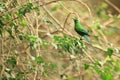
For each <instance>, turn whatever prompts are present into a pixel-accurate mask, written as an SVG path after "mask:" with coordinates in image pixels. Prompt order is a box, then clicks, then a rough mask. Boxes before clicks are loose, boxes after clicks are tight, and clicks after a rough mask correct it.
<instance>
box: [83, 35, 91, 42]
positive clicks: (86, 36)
mask: <svg viewBox="0 0 120 80" xmlns="http://www.w3.org/2000/svg"><path fill="white" fill-rule="evenodd" d="M84 38H85V40H86V41H87V42H89V43H91V40H90V38H89V36H88V35H84Z"/></svg>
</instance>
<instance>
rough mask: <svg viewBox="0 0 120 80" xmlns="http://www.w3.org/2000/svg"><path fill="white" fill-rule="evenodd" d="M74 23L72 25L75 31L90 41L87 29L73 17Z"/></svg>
mask: <svg viewBox="0 0 120 80" xmlns="http://www.w3.org/2000/svg"><path fill="white" fill-rule="evenodd" d="M74 23H75V26H74V29H75V31H76V32H77V33H78V34H79V35H81V36H82V37H84V38H85V40H86V41H88V42H90V38H89V34H88V32H87V30H86V29H85V28H84V27H83V26H82V25H81V24H80V22H79V20H78V19H77V18H75V19H74Z"/></svg>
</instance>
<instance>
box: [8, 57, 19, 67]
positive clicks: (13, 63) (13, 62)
mask: <svg viewBox="0 0 120 80" xmlns="http://www.w3.org/2000/svg"><path fill="white" fill-rule="evenodd" d="M6 62H7V63H9V64H11V65H12V67H13V68H14V67H15V66H16V65H17V61H16V59H15V58H9V59H7V61H6Z"/></svg>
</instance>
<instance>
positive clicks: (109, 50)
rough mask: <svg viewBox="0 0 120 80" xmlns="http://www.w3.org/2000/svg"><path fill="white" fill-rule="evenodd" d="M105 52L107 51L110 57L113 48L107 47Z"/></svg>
mask: <svg viewBox="0 0 120 80" xmlns="http://www.w3.org/2000/svg"><path fill="white" fill-rule="evenodd" d="M106 53H107V55H108V56H109V57H111V56H112V54H113V49H112V48H108V49H107V51H106Z"/></svg>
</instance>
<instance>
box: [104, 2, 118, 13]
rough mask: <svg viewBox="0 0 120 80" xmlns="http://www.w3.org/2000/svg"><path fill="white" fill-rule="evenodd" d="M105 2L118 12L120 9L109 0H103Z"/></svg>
mask: <svg viewBox="0 0 120 80" xmlns="http://www.w3.org/2000/svg"><path fill="white" fill-rule="evenodd" d="M105 2H106V3H108V4H109V5H110V6H112V7H113V8H114V9H115V10H116V11H118V12H119V13H120V9H119V8H118V7H117V6H115V5H114V4H113V3H111V2H110V1H109V0H105Z"/></svg>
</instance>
